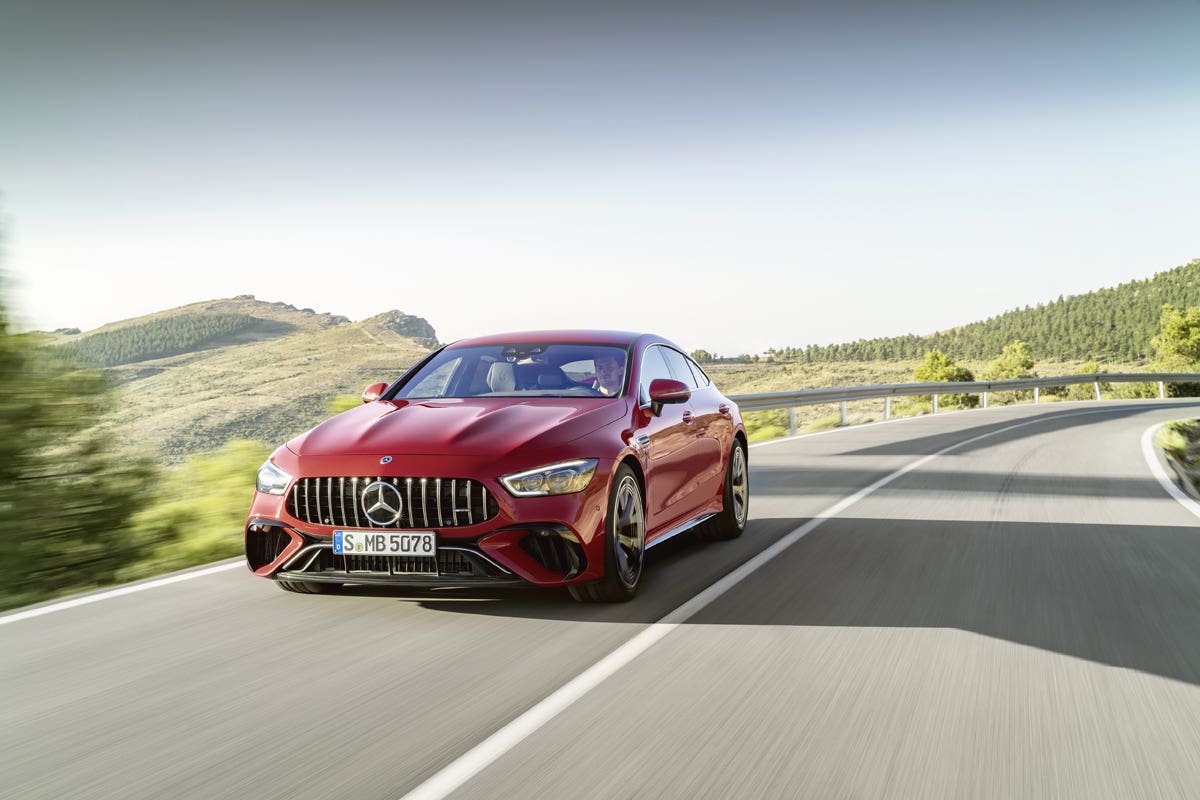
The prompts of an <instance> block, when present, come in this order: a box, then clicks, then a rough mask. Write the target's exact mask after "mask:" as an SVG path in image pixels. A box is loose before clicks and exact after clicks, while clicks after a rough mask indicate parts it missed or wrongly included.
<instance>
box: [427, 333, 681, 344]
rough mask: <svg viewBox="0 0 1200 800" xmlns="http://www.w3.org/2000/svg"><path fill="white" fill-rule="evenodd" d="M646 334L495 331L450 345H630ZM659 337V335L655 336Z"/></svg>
mask: <svg viewBox="0 0 1200 800" xmlns="http://www.w3.org/2000/svg"><path fill="white" fill-rule="evenodd" d="M644 335H645V334H641V333H634V332H632V331H604V330H547V331H514V332H512V333H495V334H491V335H490V336H477V337H474V338H471V339H459V340H458V341H457V342H454V343H453V344H451V345H450V347H469V346H472V345H488V344H515V343H523V342H561V343H564V344H611V345H620V346H628V345H630V344H633V343H634V342H635V341H637V340H638V339H639V338H641V337H642V336H644ZM655 338H658V337H655Z"/></svg>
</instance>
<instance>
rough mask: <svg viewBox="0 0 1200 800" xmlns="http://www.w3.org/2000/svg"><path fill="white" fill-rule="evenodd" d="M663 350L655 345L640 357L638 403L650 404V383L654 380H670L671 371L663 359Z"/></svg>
mask: <svg viewBox="0 0 1200 800" xmlns="http://www.w3.org/2000/svg"><path fill="white" fill-rule="evenodd" d="M662 351H663V348H661V347H658V346H657V345H656V346H654V347H651V348H649V349H647V350H646V353H645V355H643V356H642V377H641V380H640V381H639V382H638V403H640V404H641V405H645V404H647V403H649V402H650V381H652V380H654V379H655V378H671V377H674V376H672V375H671V369H670V367H668V366H667V362H666V361H665V360H664V358H663V354H662Z"/></svg>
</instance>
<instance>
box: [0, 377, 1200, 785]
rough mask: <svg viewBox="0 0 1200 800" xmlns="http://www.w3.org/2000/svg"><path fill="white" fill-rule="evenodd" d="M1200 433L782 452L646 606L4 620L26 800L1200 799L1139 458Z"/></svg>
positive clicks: (1133, 411) (1157, 537)
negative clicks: (736, 520) (724, 539)
mask: <svg viewBox="0 0 1200 800" xmlns="http://www.w3.org/2000/svg"><path fill="white" fill-rule="evenodd" d="M1198 407H1200V403H1197V402H1195V401H1165V402H1164V401H1159V402H1145V401H1144V402H1141V403H1125V404H1121V403H1087V404H1082V403H1074V404H1057V405H1043V406H1038V407H1032V406H1022V407H1007V408H993V409H989V410H986V411H976V412H962V413H949V414H940V415H937V416H934V417H922V418H918V419H909V420H900V421H895V422H891V423H886V424H880V425H873V426H866V427H860V428H850V429H843V430H839V431H836V432H833V433H830V434H824V435H815V436H808V437H801V438H797V439H792V440H787V441H781V442H776V443H771V444H767V445H764V446H756V447H754V448H753V449H752V450H751V455H750V461H751V487H752V491H753V502H752V505H751V522H750V525H749V527H748V529H747V531H746V534H745V535H744V536H743V537H742V538H741V539H740V540H738V541H736V542H728V543H718V544H701V543H696V542H692V541H690V540H688V539H687V537H681V539H680V540H677V541H673V542H671V543H668V544H666V545H664V546H663V547H661V548H658V549H655V550H654V551H652V552H651V554H650V559H649V564H648V571H647V573H646V576H645V583H644V587H643V591H642V593H641V594H640V595H639V597H638V598H637V600H635V601H634V602H632V603H630V604H625V605H619V606H580V605H576V604H574V603H572V602H571V601H570V600H569V599H568V598H566V596H565V593H564V594H559V593H543V592H537V591H524V590H520V591H508V592H494V593H474V594H464V593H462V592H447V591H442V592H415V593H414V592H401V591H380V590H369V589H363V590H359V591H353V592H351V593H347V594H344V595H340V596H334V597H323V596H304V595H290V594H285V593H284V592H281V591H279V590H278V589H277V588H275V587H274V586H271V585H270V584H269V583H267V582H266V581H262V580H258V579H254V578H252V577H251V576H250V575H249V574H248V573H247V572H246V571H245V570H244V569H243V568H240V567H239V568H235V569H227V570H223V571H219V572H215V573H211V574H206V575H203V576H200V577H195V578H193V579H190V580H185V581H182V582H178V583H173V584H171V585H166V586H156V587H154V588H148V589H146V590H145V591H138V592H133V593H129V594H126V595H124V596H118V597H110V598H107V599H102V600H99V601H97V602H93V603H88V604H83V605H78V606H75V607H70V608H65V609H61V610H54V611H52V612H51V613H46V614H44V615H41V616H33V617H31V616H28V615H26V616H23V617H15V618H14V616H13V615H11V614H10V615H8V617H0V687H3V688H2V689H0V693H2V699H3V702H2V704H0V709H2V710H0V715H2V716H0V718H2V719H3V723H4V724H3V725H2V726H0V797H3V798H22V800H28V799H30V798H54V799H55V800H66V798H107V797H119V798H163V797H172V798H184V797H186V798H216V797H248V798H249V797H252V798H256V799H260V800H262V799H265V798H288V800H296V799H297V798H355V799H356V800H370V799H373V798H380V799H382V798H392V799H395V800H398V799H399V798H403V797H405V796H406V795H410V794H412V796H413V797H437V796H442V795H443V794H444V793H445V791H446V790H447V789H452V792H451V795H450V796H453V797H456V798H567V797H596V798H612V797H646V798H696V797H737V798H760V797H761V798H791V797H820V798H843V797H844V798H851V797H853V798H858V797H862V798H875V797H897V798H907V797H935V798H936V797H946V798H961V797H995V798H1012V797H1022V798H1030V797H1053V798H1063V797H1078V798H1107V797H1111V798H1131V797H1178V798H1188V797H1197V796H1200V519H1197V517H1196V516H1194V515H1193V514H1192V513H1190V512H1189V511H1188V509H1187V508H1185V506H1184V505H1183V504H1181V503H1180V502H1177V501H1176V500H1175V499H1173V498H1172V497H1171V496H1170V495H1168V493H1167V492H1166V491H1165V490H1164V488H1163V486H1162V485H1161V484H1160V483H1159V482H1158V480H1156V479H1155V477H1154V475H1153V473H1152V472H1151V469H1150V467H1149V465H1148V464H1147V461H1146V460H1145V458H1144V456H1143V449H1142V439H1143V435H1144V433H1145V431H1146V430H1147V429H1148V428H1149V427H1150V426H1152V425H1154V424H1157V423H1159V422H1162V421H1165V420H1168V419H1175V418H1179V417H1184V416H1195V415H1196V414H1197V413H1198V412H1197V410H1196V409H1197V408H1198ZM934 454H939V455H934ZM898 470H906V471H904V472H902V473H901V474H899V475H895V476H894V477H892V478H891V480H890V481H889V480H886V479H887V478H888V476H891V475H893V474H894V473H896V472H897V471H898ZM881 481H884V482H883V483H880V482H881ZM847 498H849V500H847ZM822 515H827V516H822ZM784 545H786V546H784ZM756 558H757V560H754V559H756ZM748 562H749V563H750V564H751V565H758V566H757V569H755V570H754V571H753V572H751V573H749V574H745V573H746V568H743V569H742V570H741V572H735V570H737V568H738V567H739V565H744V564H747V563H748ZM731 573H732V575H731V576H730V577H729V578H728V579H726V580H725V582H724V583H723V584H720V585H719V587H718V588H717V589H709V588H708V587H710V586H712V585H713V584H714V583H715V582H717V581H719V580H720V579H721V578H722V576H727V575H730V574H731ZM738 578H740V580H736V579H738ZM735 580H736V582H735ZM706 590H707V593H705V592H706ZM697 596H699V597H701V600H699V601H693V602H692V605H690V606H687V607H685V608H684V609H683V610H682V611H676V609H679V608H680V606H681V605H683V604H685V603H688V602H689V601H692V599H693V598H696V597H697ZM701 603H705V604H704V605H703V607H700V608H697V607H698V606H699V605H700V604H701ZM55 608H57V607H55ZM668 615H670V616H668ZM630 642H633V644H627V643H630ZM623 645H625V646H626V648H629V647H636V648H637V649H636V651H634V652H632V653H631V652H630V651H629V650H628V649H626V650H619V648H622V646H623ZM614 651H616V655H615V656H611V658H610V659H609V660H608V661H604V662H602V659H605V658H606V657H610V654H613V653H614ZM598 663H601V667H600V669H601V670H602V672H601V673H600V675H599V678H600V679H599V680H597V681H594V684H595V685H594V687H593V688H590V690H586V689H587V688H588V687H587V686H581V685H580V682H579V678H578V676H580V675H581V674H585V675H595V674H596V673H595V672H594V671H593V672H591V673H589V672H588V670H589V669H592V668H593V667H594V666H595V665H597V664H598ZM560 687H567V692H566V693H565V694H557V695H555V694H554V693H555V692H556V691H557V690H559V689H560ZM548 697H551V698H552V699H551V701H547V698H548ZM548 702H551V703H557V705H555V706H554V707H553V708H549V707H548V704H547V703H548ZM530 709H533V710H534V712H535V714H541V716H540V717H538V718H537V719H534V720H530V718H529V717H525V718H522V715H523V714H525V713H526V712H527V711H529V710H530ZM542 712H546V713H544V714H542ZM553 712H557V713H553ZM519 718H521V719H519ZM514 720H518V722H517V723H516V724H515V725H514V724H512V723H513V721H514ZM497 732H500V733H499V737H498V738H493V739H491V740H489V737H493V735H494V734H497ZM481 743H486V744H485V745H484V748H483V749H481V748H480V744H481ZM492 758H494V760H490V761H489V759H492ZM454 787H457V788H454Z"/></svg>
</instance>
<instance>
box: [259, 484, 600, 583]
mask: <svg viewBox="0 0 1200 800" xmlns="http://www.w3.org/2000/svg"><path fill="white" fill-rule="evenodd" d="M610 469H611V465H608V464H605V465H602V466H601V468H598V469H597V473H596V475H595V476H594V477H593V479H592V482H591V484H590V485H589V486H588V488H586V489H585V490H584V491H582V492H578V493H575V494H569V495H558V496H549V497H523V498H514V497H512V496H510V495H508V494H507V493H506V492H505V491H504V490H503V489H502V488H501V487H500V486H499V485H498V484H495V483H494V482H491V481H488V482H489V483H490V485H489V486H488V488H489V490H490V491H492V492H493V495H494V497H495V498H496V500H497V501H498V503H499V513H498V514H497V515H496V516H494V517H493V518H491V519H489V520H488V521H486V522H483V523H480V524H476V525H466V526H457V527H449V528H438V527H429V528H422V530H433V531H434V532H435V533H436V534H437V543H438V551H437V556H436V558H424V559H418V558H405V557H399V556H363V555H339V554H335V553H334V552H333V532H334V530H335V529H336V528H335V527H333V526H330V525H316V524H312V523H311V522H306V521H304V520H300V519H297V518H296V517H294V516H292V515H291V514H290V513H289V511H288V507H287V502H286V498H287V495H283V496H279V495H267V494H261V493H258V492H256V493H255V495H254V500H253V502H252V505H251V508H250V514H249V516H248V517H247V519H246V526H245V544H246V561H247V564H248V566H249V567H250V569H251V570H252V571H253V572H254V573H255V574H256V575H260V576H262V577H266V578H277V579H280V578H281V579H286V580H296V581H310V582H315V583H321V582H326V583H372V584H392V585H410V586H467V585H497V584H533V585H537V586H565V585H568V584H572V583H577V582H581V581H587V580H594V579H596V578H599V577H601V575H602V574H603V565H604V556H603V545H604V535H603V531H604V513H605V509H606V506H607V498H608V483H609V480H610ZM477 480H478V478H477Z"/></svg>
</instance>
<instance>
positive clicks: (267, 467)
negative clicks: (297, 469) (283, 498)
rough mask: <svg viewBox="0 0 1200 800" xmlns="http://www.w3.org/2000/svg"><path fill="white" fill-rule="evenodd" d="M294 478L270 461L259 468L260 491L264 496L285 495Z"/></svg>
mask: <svg viewBox="0 0 1200 800" xmlns="http://www.w3.org/2000/svg"><path fill="white" fill-rule="evenodd" d="M291 482H292V476H291V475H288V474H287V473H286V472H284V471H283V470H281V469H280V468H279V467H277V466H275V465H274V464H272V463H271V461H270V460H269V459H268V460H267V461H266V462H264V463H263V465H262V466H261V467H259V468H258V486H257V488H258V490H259V491H260V492H262V493H263V494H283V493H284V492H286V491H287V487H288V484H290V483H291Z"/></svg>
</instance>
